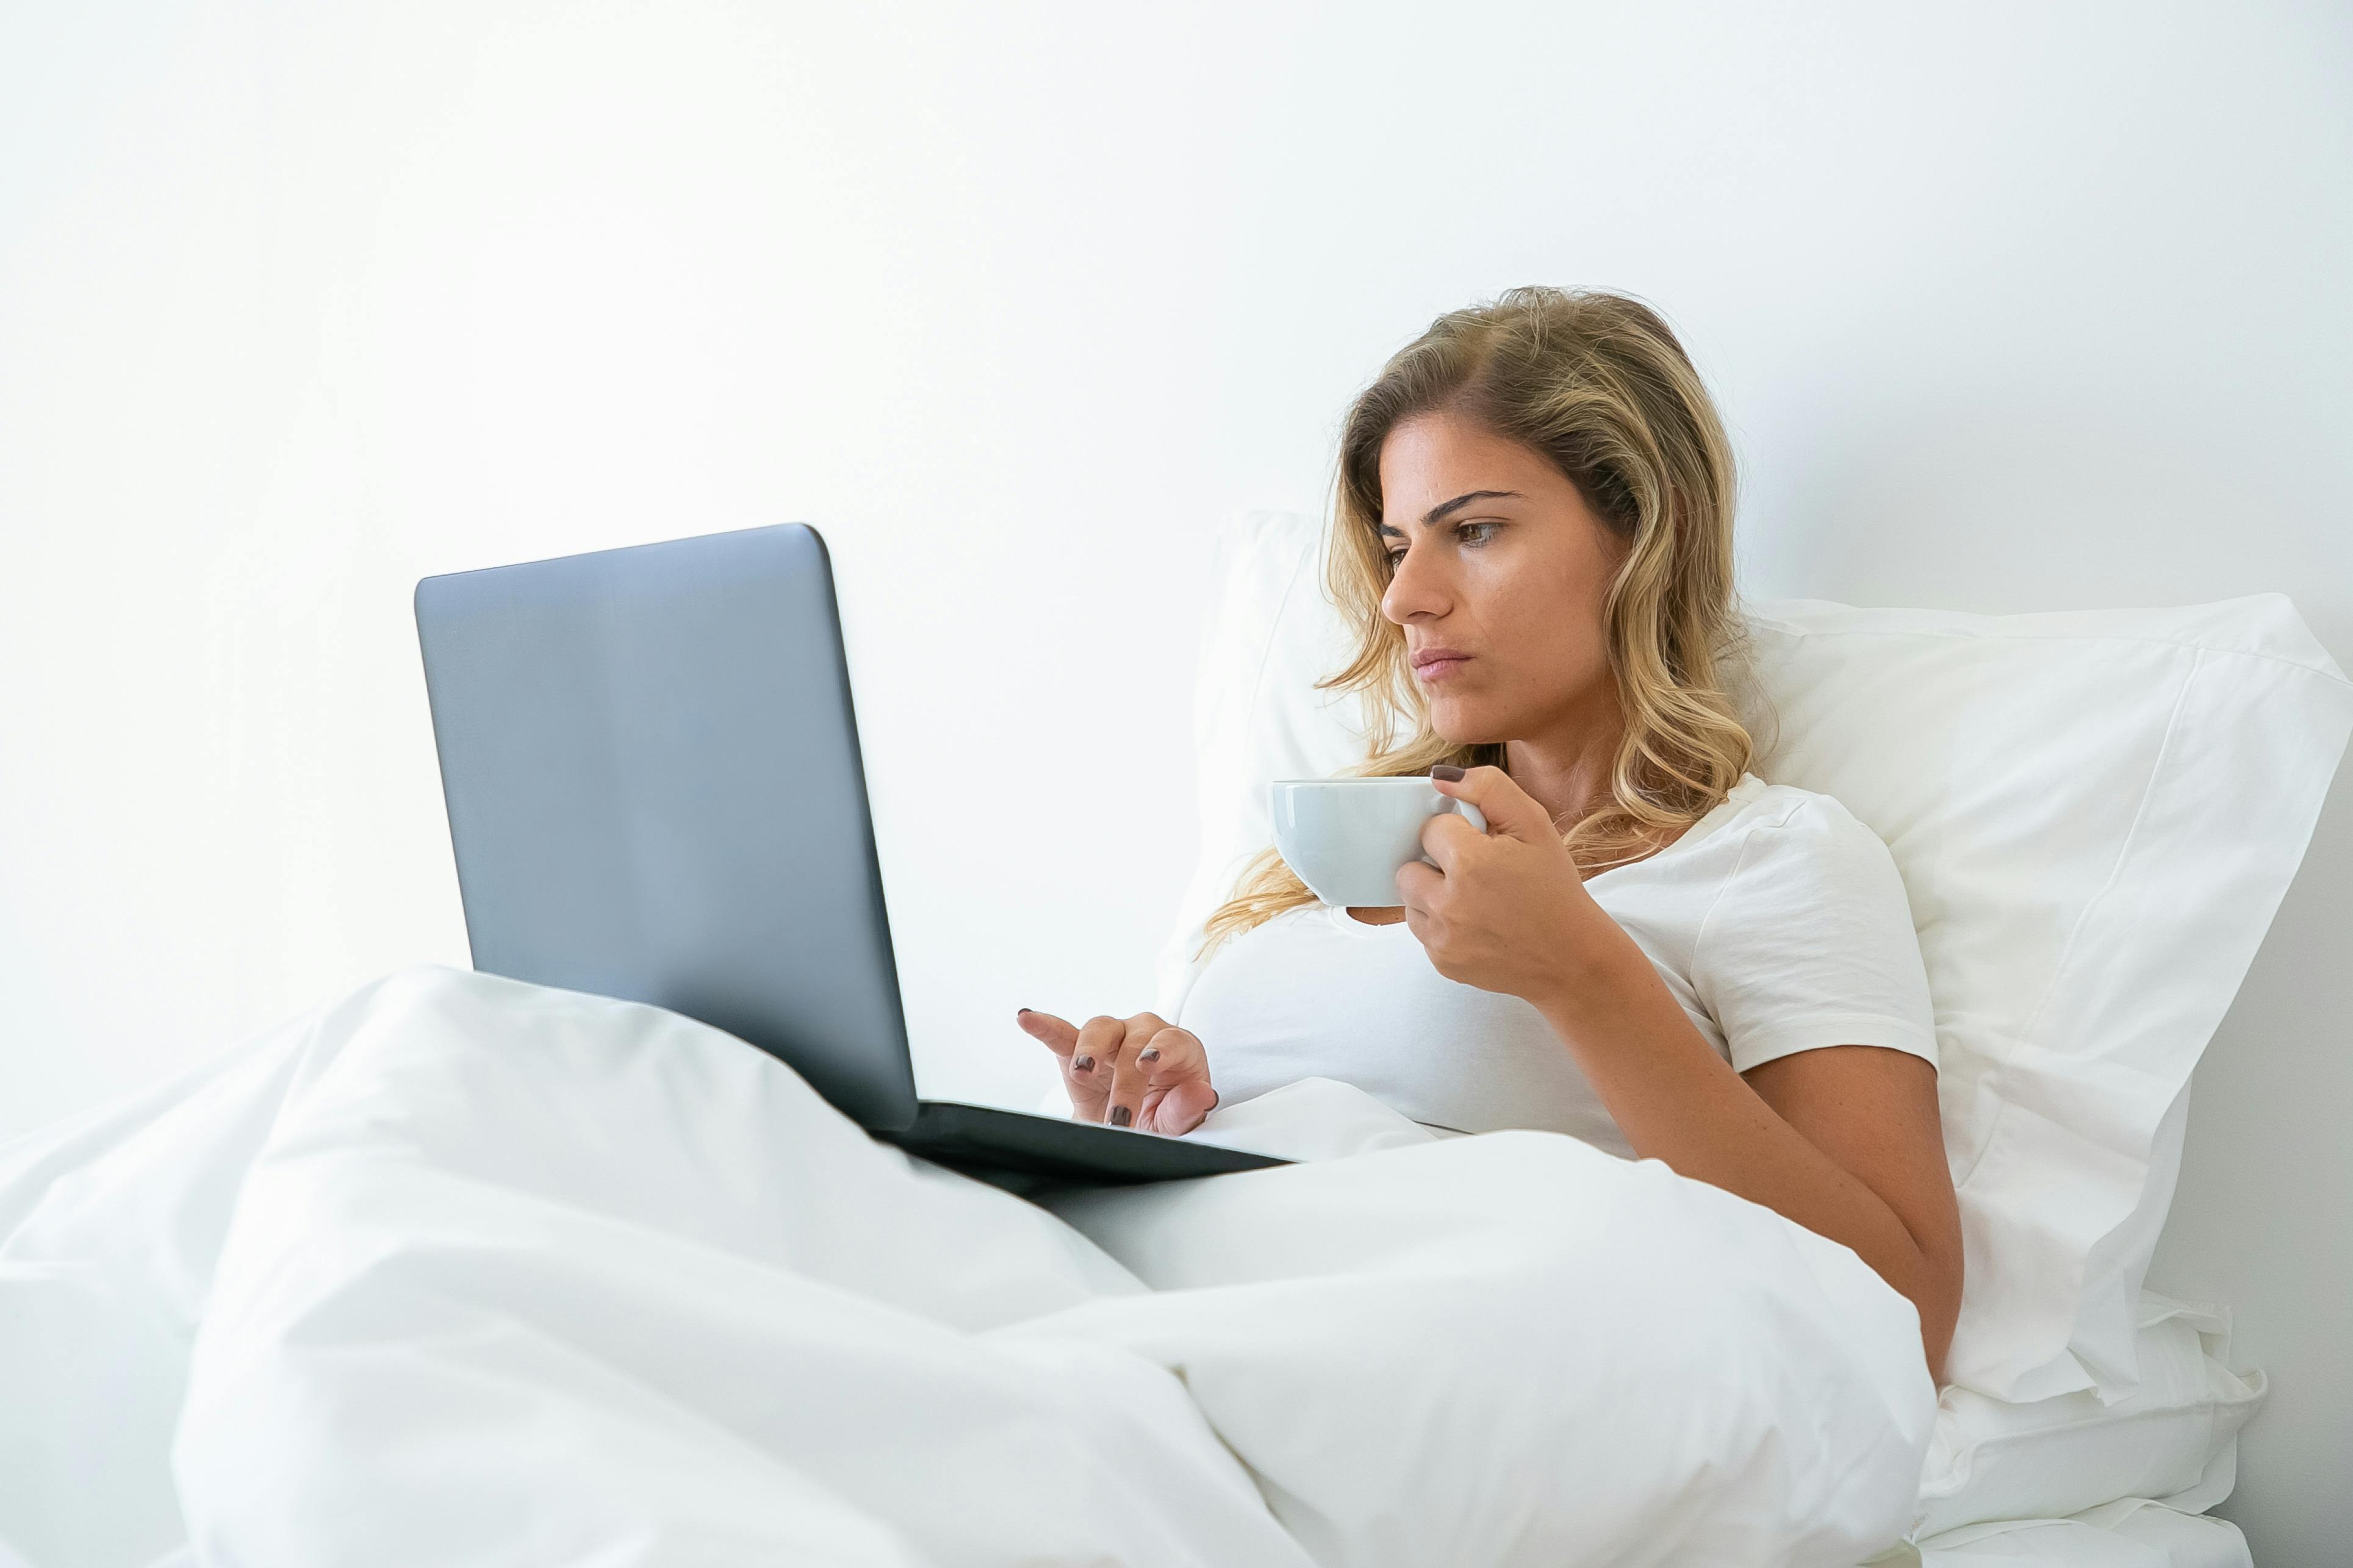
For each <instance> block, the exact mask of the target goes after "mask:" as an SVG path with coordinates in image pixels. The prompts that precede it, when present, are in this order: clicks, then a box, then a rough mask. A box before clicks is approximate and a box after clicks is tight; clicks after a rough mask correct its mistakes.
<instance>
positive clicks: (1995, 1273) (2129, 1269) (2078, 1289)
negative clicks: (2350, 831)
mask: <svg viewBox="0 0 2353 1568" xmlns="http://www.w3.org/2000/svg"><path fill="white" fill-rule="evenodd" d="M1321 531H1322V530H1321V528H1320V527H1319V524H1318V522H1317V521H1316V520H1315V519H1314V518H1310V517H1305V516H1302V515H1300V514H1297V513H1290V512H1252V513H1248V514H1245V515H1243V516H1240V517H1238V518H1236V519H1234V520H1232V521H1230V522H1229V523H1228V524H1226V525H1225V526H1224V527H1223V528H1221V529H1220V530H1219V532H1218V535H1217V541H1216V556H1215V574H1216V575H1215V584H1216V586H1215V589H1214V592H1215V595H1216V598H1215V602H1214V604H1213V605H1212V606H1211V610H1210V614H1209V619H1208V626H1207V628H1206V630H1205V632H1204V638H1203V647H1202V658H1201V665H1200V672H1199V679H1198V686H1197V689H1196V693H1195V711H1194V742H1195V746H1196V763H1197V767H1198V785H1199V803H1200V814H1201V858H1200V861H1199V863H1198V868H1197V870H1196V873H1195V876H1194V878H1193V881H1192V884H1191V886H1190V887H1189V888H1188V889H1187V893H1186V897H1185V901H1184V904H1183V907H1182V908H1181V910H1179V914H1178V921H1177V930H1176V935H1175V936H1174V937H1172V939H1171V940H1170V942H1169V944H1168V946H1167V947H1166V950H1164V952H1163V953H1162V956H1161V964H1160V972H1159V977H1160V990H1159V1001H1160V1011H1161V1012H1162V1013H1163V1015H1164V1016H1173V1012H1174V1010H1175V1008H1176V1006H1177V1005H1178V1004H1179V1003H1180V1002H1181V1001H1182V998H1183V995H1184V993H1185V992H1186V990H1187V989H1189V987H1190V985H1191V983H1192V980H1193V979H1194V977H1195V976H1196V975H1197V974H1198V965H1197V964H1195V963H1193V962H1192V958H1191V955H1192V952H1193V950H1194V948H1195V947H1196V946H1198V942H1199V941H1200V924H1201V921H1203V920H1204V919H1205V918H1206V917H1207V915H1208V912H1209V910H1211V909H1213V908H1215V907H1216V905H1217V904H1218V903H1219V901H1220V900H1222V899H1223V898H1224V897H1225V895H1226V893H1227V892H1228V891H1229V889H1230V887H1231V883H1232V879H1233V876H1234V872H1235V870H1236V869H1237V868H1239V866H1240V863H1241V861H1242V860H1243V859H1245V858H1248V857H1249V856H1250V854H1251V853H1252V852H1254V851H1255V850H1257V849H1258V848H1259V847H1261V846H1263V845H1265V844H1266V843H1267V842H1268V841H1269V831H1268V825H1267V818H1266V802H1265V783H1266V781H1267V780H1268V779H1270V778H1282V777H1302V776H1306V777H1313V776H1318V775H1322V774H1327V773H1335V772H1337V771H1339V770H1340V769H1342V768H1345V767H1347V766H1349V765H1350V764H1352V763H1356V762H1357V761H1360V760H1361V759H1362V757H1363V755H1364V740H1363V725H1362V715H1361V710H1360V709H1359V708H1358V707H1357V706H1356V702H1355V700H1353V699H1345V700H1344V699H1336V698H1335V697H1333V696H1332V694H1330V693H1327V692H1316V691H1314V690H1313V689H1312V688H1311V684H1310V683H1311V682H1312V681H1313V680H1314V679H1315V678H1316V677H1318V676H1321V675H1323V674H1325V673H1327V672H1329V671H1331V670H1333V669H1335V668H1339V666H1340V664H1341V663H1342V662H1343V660H1344V658H1345V647H1346V637H1345V628H1344V627H1343V626H1342V625H1341V624H1340V621H1339V618H1338V615H1337V612H1336V611H1335V609H1334V607H1333V606H1332V605H1331V604H1330V602H1329V600H1328V599H1327V598H1326V597H1325V596H1324V592H1323V588H1322V583H1323V572H1322V549H1321V540H1320V535H1321ZM1748 619H1749V623H1750V626H1751V628H1752V630H1753V632H1754V634H1755V637H1756V644H1757V660H1758V663H1757V685H1756V689H1746V690H1743V691H1741V692H1738V693H1736V696H1737V697H1738V698H1739V700H1741V702H1742V705H1743V708H1744V711H1745V712H1746V715H1747V717H1748V719H1749V721H1750V725H1751V730H1752V732H1753V733H1754V734H1755V735H1756V737H1757V743H1758V747H1759V756H1758V758H1757V761H1756V762H1755V763H1754V764H1753V767H1754V771H1755V772H1757V773H1758V774H1759V775H1760V776H1762V777H1764V778H1766V779H1767V780H1770V781H1773V782H1776V783H1782V784H1796V785H1799V787H1801V788H1805V789H1810V790H1815V791H1819V792H1820V793H1822V794H1825V795H1831V796H1834V797H1835V798H1837V799H1838V800H1839V801H1840V802H1841V804H1843V805H1845V806H1846V807H1847V809H1848V810H1850V811H1851V812H1852V813H1853V814H1854V815H1855V816H1857V817H1858V818H1860V819H1861V820H1862V821H1863V822H1864V823H1866V824H1868V825H1869V826H1871V827H1872V828H1873V831H1875V832H1877V833H1878V835H1879V836H1880V837H1881V838H1883V839H1884V840H1885V841H1886V843H1887V846H1888V848H1889V849H1890V851H1891V852H1892V853H1893V854H1894V859H1895V863H1896V867H1897V868H1898V869H1899V870H1900V871H1901V872H1902V874H1903V877H1904V881H1905V887H1906V889H1907V890H1908V891H1909V893H1910V895H1911V900H1912V913H1913V921H1914V925H1915V929H1916V931H1917V932H1918V935H1919V939H1920V947H1921V952H1922V956H1923V957H1924V958H1925V959H1926V963H1927V969H1928V980H1929V989H1930V992H1931V993H1932V995H1933V998H1934V1000H1935V1003H1936V1024H1937V1046H1938V1050H1939V1053H1940V1056H1941V1058H1942V1065H1943V1072H1942V1100H1943V1108H1944V1117H1945V1137H1946V1152H1947V1157H1948V1158H1949V1160H1950V1162H1951V1164H1952V1168H1953V1174H1954V1179H1955V1183H1956V1185H1957V1188H1958V1190H1959V1194H1960V1203H1961V1212H1962V1220H1963V1225H1964V1230H1965V1235H1966V1238H1967V1247H1968V1285H1967V1288H1966V1292H1965V1299H1964V1300H1963V1302H1962V1307H1961V1316H1960V1321H1959V1324H1958V1326H1957V1330H1956V1332H1955V1336H1954V1340H1953V1346H1952V1351H1951V1353H1950V1355H1949V1357H1948V1360H1947V1378H1948V1380H1949V1381H1951V1382H1953V1383H1956V1384H1961V1385H1962V1386H1964V1387H1966V1388H1969V1389H1973V1390H1975V1391H1977V1392H1978V1393H1980V1394H1987V1395H1989V1396H1992V1397H1995V1398H2000V1399H2010V1400H2021V1401H2031V1400H2040V1399H2046V1398H2050V1397H2052V1396H2053V1395H2056V1394H2067V1393H2072V1392H2073V1391H2075V1390H2078V1389H2094V1390H2096V1391H2097V1393H2098V1394H2099V1395H2100V1397H2101V1398H2102V1399H2103V1400H2116V1399H2120V1398H2123V1397H2125V1396H2126V1395H2128V1394H2130V1393H2131V1392H2132V1389H2133V1386H2134V1383H2135V1380H2136V1376H2137V1373H2136V1369H2135V1353H2134V1340H2135V1335H2136V1332H2137V1312H2138V1298H2139V1294H2140V1289H2141V1281H2142V1278H2143V1276H2144V1275H2145V1273H2146V1272H2147V1267H2148V1258H2149V1254H2150V1252H2151V1250H2152V1249H2153V1248H2154V1247H2155V1245H2156V1240H2157V1234H2158V1228H2159V1227H2160V1226H2162V1225H2163V1223H2164V1219H2165V1211H2166V1208H2167V1205H2168V1204H2169V1203H2170V1202H2171V1200H2172V1194H2173V1184H2174V1179H2175V1176H2176V1174H2177V1173H2178V1172H2179V1165H2180V1151H2181V1132H2182V1127H2183V1123H2184V1121H2185V1119H2186V1117H2187V1114H2188V1104H2189V1100H2188V1089H2189V1071H2190V1068H2192V1066H2194V1065H2195V1064H2196V1062H2197V1059H2198V1056H2199V1053H2200V1051H2201V1050H2203V1049H2204V1048H2205V1045H2206V1042H2207V1040H2208V1039H2209V1038H2210V1037H2211V1036H2212V1034H2213V1031H2214V1028H2215V1026H2216V1025H2217V1024H2218V1023H2219V1022H2220V1021H2221V1017H2222V1015H2223V1013H2224V1011H2225V1010H2226V1009H2227V1008H2228V1007H2229V1005H2230V1003H2231V999H2232V995H2233V994H2235V993H2236V992H2237V990H2238V986H2239V982H2240V980H2241V979H2242V977H2243V976H2244V974H2245V973H2246V970H2247V965H2248V963H2249V962H2250V961H2251V960H2252V959H2253V955H2254V952H2255V949H2256V947H2257V945H2258V944H2259V943H2260V942H2262V940H2263V933H2264V931H2265V930H2266V929H2267V928H2268V927H2269V925H2270V923H2271V920H2272V916H2273V914H2274V911H2275V910H2277V908H2278V905H2279V901H2280V899H2281V897H2282V895H2283V894H2284V892H2285V891H2286V889H2287V885H2288V882H2289V880H2290V879H2291V878H2292V877H2293V876H2294V874H2295V868H2296V866H2297V863H2298V862H2299V861H2300V860H2301V859H2302V858H2303V855H2304V851H2305V847H2306V843H2307V841H2308V840H2309V838H2310V837H2311V834H2312V827H2313V823H2314V821H2315V819H2316V817H2317V816H2318V814H2319V810H2320V805H2321V801H2322V798H2323V797H2324V796H2325V795H2327V790H2328V784H2329V781H2330V778H2331V777H2332V776H2333V774H2334V773H2335V771H2336V768H2337V761H2338V759H2339V757H2340V756H2341V755H2342V753H2343V752H2344V749H2345V744H2346V741H2347V738H2348V734H2353V683H2348V681H2347V680H2346V679H2345V677H2344V675H2343V674H2342V672H2340V671H2339V670H2338V668H2337V666H2336V664H2335V663H2334V662H2333V661H2332V660H2331V659H2330V658H2329V657H2328V655H2327V651H2326V650H2324V649H2323V648H2322V647H2321V646H2320V645H2319V643H2318V642H2317V641H2316V640H2315V638H2314V637H2313V636H2312V634H2311V632H2310V631H2309V630H2308V629H2307V628H2306V626H2305V624H2304V622H2303V620H2302V619H2301V618H2300V617H2299V616H2297V615H2296V612H2295V606H2294V605H2291V604H2290V603H2289V602H2288V600H2287V598H2286V597H2285V596H2284V595H2279V594H2260V595H2251V596H2248V597H2245V598H2240V599H2229V600H2223V601H2221V602H2219V603H2215V604H2209V605H2184V606H2180V607H2178V608H2169V609H2147V610H2085V611H2071V612H2058V613H2047V614H2036V615H2019V616H1977V615H1964V614H1959V613H1957V612H1951V611H1942V610H1883V609H1859V608H1854V607H1851V606H1848V605H1838V604H1832V603H1829V602H1827V601H1822V600H1784V601H1776V602H1769V603H1764V604H1759V605H1751V606H1749V608H1748ZM1768 710H1770V711H1768ZM1776 713H1778V721H1777V720H1776V716H1775V715H1776Z"/></svg>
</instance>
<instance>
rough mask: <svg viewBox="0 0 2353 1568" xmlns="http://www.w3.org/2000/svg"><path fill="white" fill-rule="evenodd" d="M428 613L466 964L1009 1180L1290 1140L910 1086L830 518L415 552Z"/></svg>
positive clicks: (908, 1146)
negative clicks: (655, 1018) (1199, 1131)
mask: <svg viewBox="0 0 2353 1568" xmlns="http://www.w3.org/2000/svg"><path fill="white" fill-rule="evenodd" d="M417 638H418V641H419V643H420V645H421V647H422V648H423V651H424V658H425V683H426V689H427V696H428V699H429V700H430V702H431V706H432V710H433V737H434V742H435V745H436V748H437V749H438V752H439V753H440V761H441V790H442V797H443V800H444V803H445V804H446V805H447V806H448V814H449V838H450V844H451V847H452V848H453V849H454V850H455V852H456V857H457V863H458V885H459V892H460V895H461V897H462V899H463V901H464V904H465V914H466V936H467V941H468V943H469V944H470V947H471V949H472V952H473V963H474V967H475V968H476V969H478V970H481V971H483V972H486V973H493V974H503V975H507V976H510V977H512V978H513V979H517V980H525V981H531V982H533V983H536V984H543V985H553V986H559V987H562V988H564V989H565V990H571V991H586V992H592V993H595V994H598V995H604V996H613V997H618V998H621V999H622V1000H625V1001H630V1002H646V1003H651V1004H652V1005H656V1006H659V1007H666V1008H669V1009H670V1010H672V1011H674V1012H678V1013H682V1014H684V1015H686V1016H689V1017H691V1018H696V1019H700V1020H701V1021H702V1022H703V1023H706V1024H710V1025H712V1026H716V1027H718V1028H721V1029H723V1030H725V1031H726V1032H727V1033H729V1034H731V1035H733V1036H735V1037H738V1038H739V1039H742V1040H744V1041H745V1042H747V1043H748V1044H750V1045H752V1046H754V1047H758V1048H759V1049H761V1050H763V1051H765V1052H767V1053H768V1054H769V1055H771V1056H773V1057H776V1058H778V1059H779V1060H782V1061H784V1062H785V1063H786V1064H787V1065H789V1066H790V1067H791V1068H793V1070H794V1071H796V1072H797V1073H799V1074H800V1075H801V1077H802V1078H803V1079H807V1081H808V1083H809V1085H810V1086H811V1087H812V1088H814V1089H816V1090H817V1091H818V1093H819V1094H821V1095H823V1096H824V1097H825V1099H826V1100H828V1102H829V1103H831V1104H832V1105H833V1106H834V1108H835V1109H837V1110H839V1111H841V1112H842V1113H843V1114H844V1115H846V1116H848V1117H849V1118H850V1119H851V1120H853V1121H856V1122H858V1124H859V1125H860V1126H861V1127H863V1128H865V1129H866V1130H867V1131H869V1132H871V1134H873V1135H874V1136H875V1137H877V1138H880V1139H882V1140H885V1141H886V1142H891V1143H894V1144H896V1145H898V1146H899V1147H900V1148H902V1149H904V1150H906V1151H908V1152H910V1153H913V1154H920V1155H922V1156H923V1158H925V1159H927V1160H933V1161H936V1162H938V1163H941V1164H944V1165H948V1166H951V1167H954V1168H955V1169H957V1170H960V1171H963V1172H965V1173H968V1174H971V1175H974V1176H977V1177H980V1178H982V1179H983V1180H987V1181H990V1182H993V1183H995V1184H997V1185H999V1186H1004V1187H1008V1188H1009V1189H1011V1190H1013V1191H1016V1192H1025V1191H1032V1190H1035V1189H1036V1188H1038V1187H1039V1186H1040V1185H1041V1184H1049V1183H1059V1182H1082V1183H1093V1184H1126V1183H1135V1182H1153V1181H1165V1180H1168V1179H1171V1178H1175V1177H1186V1176H1206V1175H1215V1174H1219V1173H1224V1172H1229V1171H1247V1170H1255V1169H1260V1168H1262V1167H1265V1166H1270V1165H1280V1164H1282V1163H1284V1162H1283V1161H1281V1160H1277V1159H1274V1158H1272V1157H1271V1156H1268V1155H1264V1154H1256V1153H1250V1152H1246V1151H1242V1150H1238V1149H1227V1148H1222V1147H1219V1146H1218V1145H1216V1144H1211V1143H1203V1142H1192V1141H1190V1140H1187V1139H1182V1138H1172V1137H1166V1136H1163V1135H1160V1134H1155V1133H1151V1132H1144V1131H1136V1130H1134V1129H1130V1128H1119V1127H1110V1126H1105V1125H1103V1124H1101V1123H1096V1122H1085V1121H1065V1120H1062V1119H1060V1118H1057V1117H1051V1116H1036V1115H1029V1114H1025V1113H1023V1112H1020V1111H1014V1110H1001V1109H998V1108H997V1107H994V1106H985V1105H965V1104H959V1103H957V1102H955V1101H953V1100H922V1099H919V1098H917V1096H916V1092H915V1079H914V1066H913V1058H911V1057H910V1055H909V1052H908V1046H907V1025H906V1015H905V1012H904V1009H903V1008H902V1005H901V999H900V994H899V978H898V967H897V963H896V960H895V959H894V958H893V956H892V951H891V927H890V921H889V919H888V917H887V916H886V915H885V914H884V912H883V906H882V874H881V863H880V862H879V861H878V860H877V859H876V858H875V852H874V830H873V825H872V821H871V816H870V815H869V810H868V805H867V798H866V775H865V771H864V768H863V766H862V764H861V763H860V759H859V749H858V726H857V721H856V719H855V717H854V716H853V714H852V712H851V710H850V701H849V667H848V663H847V660H846V658H845V657H844V655H843V652H842V645H841V626H840V619H839V613H838V611H837V609H836V607H835V602H834V593H833V574H832V569H831V566H830V564H829V563H828V559H827V555H826V549H825V542H824V541H823V540H822V539H820V538H819V537H818V532H817V530H815V529H813V528H810V527H807V526H806V525H803V524H798V523H786V524H780V525H777V526H775V527H769V528H753V529H745V530H742V531H735V532H730V533H714V534H707V535H704V536H702V537H700V538H695V539H681V540H673V541H670V542H666V543H660V544H645V545H638V546H634V547H631V548H628V549H622V550H599V551H594V552H589V553H587V554H583V555H566V556H562V557H559V558H557V559H555V560H552V561H533V562H529V563H523V564H521V565H515V566H496V567H491V568H490V569H488V570H485V571H480V572H459V573H453V574H448V575H445V576H438V577H427V578H425V579H424V580H423V581H421V582H420V583H418V584H417ZM980 915H981V911H978V910H976V911H975V918H980ZM1007 1027H1008V1031H1010V1030H1011V1028H1012V1026H1011V1025H1010V1024H1008V1026H1007ZM1019 1043H1020V1044H1021V1045H1022V1046H1025V1047H1029V1048H1033V1049H1034V1048H1039V1047H1036V1046H1035V1043H1034V1042H1032V1041H1030V1040H1029V1038H1028V1037H1026V1036H1024V1037H1020V1039H1019Z"/></svg>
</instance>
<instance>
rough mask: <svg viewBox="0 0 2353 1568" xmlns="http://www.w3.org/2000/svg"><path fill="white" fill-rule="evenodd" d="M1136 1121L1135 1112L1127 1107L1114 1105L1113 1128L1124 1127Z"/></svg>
mask: <svg viewBox="0 0 2353 1568" xmlns="http://www.w3.org/2000/svg"><path fill="white" fill-rule="evenodd" d="M1134 1120H1135V1112H1134V1111H1133V1110H1129V1109H1128V1108H1127V1107H1126V1106H1124V1105H1114V1106H1113V1107H1112V1108H1111V1124H1112V1125H1113V1127H1124V1126H1126V1125H1127V1124H1128V1123H1129V1122H1131V1121H1134Z"/></svg>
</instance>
